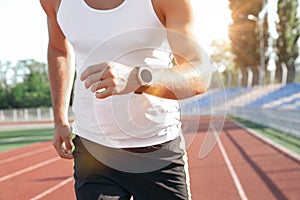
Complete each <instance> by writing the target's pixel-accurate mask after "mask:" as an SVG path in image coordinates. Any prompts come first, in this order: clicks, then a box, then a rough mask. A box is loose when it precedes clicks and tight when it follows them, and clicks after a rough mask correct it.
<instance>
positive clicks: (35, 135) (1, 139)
mask: <svg viewBox="0 0 300 200" xmlns="http://www.w3.org/2000/svg"><path fill="white" fill-rule="evenodd" d="M52 136H53V129H52V128H46V129H28V130H8V131H0V152H1V151H7V150H11V149H15V148H19V147H22V146H25V145H29V144H32V143H36V142H42V141H49V140H51V139H52Z"/></svg>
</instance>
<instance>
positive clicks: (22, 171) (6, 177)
mask: <svg viewBox="0 0 300 200" xmlns="http://www.w3.org/2000/svg"><path fill="white" fill-rule="evenodd" d="M60 159H61V158H60V157H55V158H51V159H49V160H46V161H44V162H40V163H38V164H35V165H32V166H30V167H27V168H24V169H21V170H18V171H16V172H13V173H11V174H8V175H6V176H2V177H0V182H3V181H6V180H8V179H11V178H13V177H15V176H18V175H21V174H24V173H26V172H29V171H32V170H34V169H37V168H39V167H43V166H45V165H48V164H50V163H53V162H55V161H58V160H60Z"/></svg>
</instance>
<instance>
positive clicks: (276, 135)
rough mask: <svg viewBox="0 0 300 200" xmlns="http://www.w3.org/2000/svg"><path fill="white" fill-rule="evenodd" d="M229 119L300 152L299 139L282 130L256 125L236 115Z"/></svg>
mask: <svg viewBox="0 0 300 200" xmlns="http://www.w3.org/2000/svg"><path fill="white" fill-rule="evenodd" d="M230 118H231V119H233V120H235V121H237V122H239V123H241V124H243V125H244V126H246V127H248V128H250V129H252V130H254V131H256V132H257V133H259V134H261V135H263V136H264V137H267V138H269V139H271V140H272V141H274V142H276V143H277V144H280V145H282V146H284V147H286V148H287V149H289V150H291V151H293V152H295V153H297V154H300V139H299V138H296V137H294V136H291V135H288V134H285V133H283V132H280V131H277V130H275V129H272V128H269V127H266V126H262V125H258V124H255V123H252V122H250V121H247V120H243V119H240V118H236V117H230Z"/></svg>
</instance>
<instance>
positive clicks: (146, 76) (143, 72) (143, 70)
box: [134, 67, 153, 94]
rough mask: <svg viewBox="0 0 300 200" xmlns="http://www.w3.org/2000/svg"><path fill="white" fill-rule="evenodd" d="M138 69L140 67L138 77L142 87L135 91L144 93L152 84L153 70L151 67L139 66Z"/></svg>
mask: <svg viewBox="0 0 300 200" xmlns="http://www.w3.org/2000/svg"><path fill="white" fill-rule="evenodd" d="M137 69H138V73H137V79H138V81H139V83H140V84H141V87H139V88H138V89H137V90H136V91H135V92H134V93H136V94H142V93H143V92H144V91H145V90H146V89H147V88H149V87H150V86H151V84H152V81H153V77H152V71H151V69H150V68H149V67H137Z"/></svg>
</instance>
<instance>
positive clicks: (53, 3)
mask: <svg viewBox="0 0 300 200" xmlns="http://www.w3.org/2000/svg"><path fill="white" fill-rule="evenodd" d="M60 2H61V0H40V3H41V6H42V7H43V9H44V11H45V12H46V14H47V15H48V16H53V15H56V13H57V10H58V8H59V5H60Z"/></svg>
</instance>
